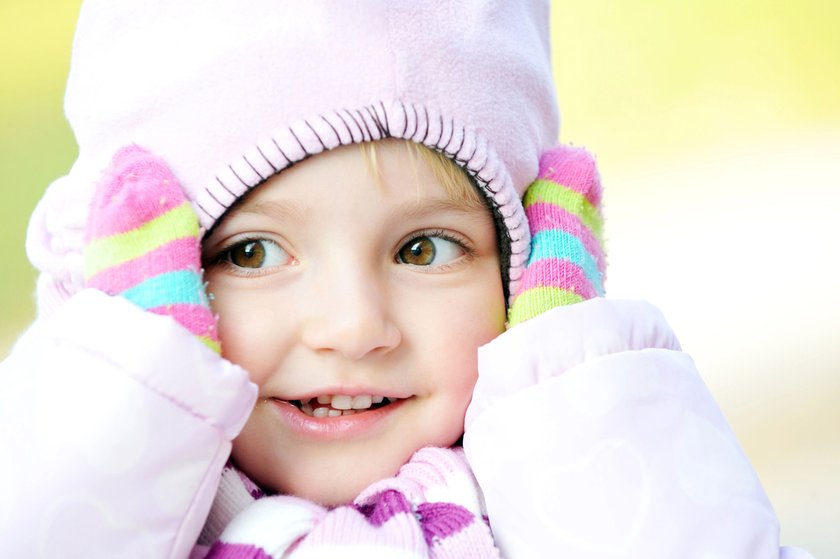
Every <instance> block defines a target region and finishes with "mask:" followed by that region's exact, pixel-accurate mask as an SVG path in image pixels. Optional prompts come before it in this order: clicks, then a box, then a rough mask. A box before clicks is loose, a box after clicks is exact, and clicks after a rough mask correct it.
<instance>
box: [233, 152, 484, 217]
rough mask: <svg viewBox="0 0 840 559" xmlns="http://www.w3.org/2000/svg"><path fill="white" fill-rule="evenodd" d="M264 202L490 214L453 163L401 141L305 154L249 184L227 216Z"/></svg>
mask: <svg viewBox="0 0 840 559" xmlns="http://www.w3.org/2000/svg"><path fill="white" fill-rule="evenodd" d="M422 150H426V152H428V153H425V152H423V151H422ZM269 201H275V202H276V201H283V202H288V203H292V204H293V205H296V206H301V207H307V206H313V205H317V206H322V207H332V208H334V209H336V210H340V209H342V208H343V209H345V210H347V211H354V209H357V208H359V207H360V206H361V207H365V208H367V209H369V207H368V206H370V205H373V206H381V205H385V206H387V205H389V204H409V203H413V204H414V205H417V206H422V205H426V206H429V207H432V208H435V207H437V208H440V209H441V210H456V211H462V212H467V213H477V214H483V215H486V216H487V217H490V215H491V214H490V211H489V210H488V208H487V207H486V205H485V203H484V201H483V199H482V197H481V196H480V195H479V194H478V192H477V191H476V188H475V187H474V185H473V184H472V182H471V181H470V179H469V178H468V177H467V175H466V174H465V173H464V172H463V171H462V170H461V169H460V168H458V167H457V166H456V165H455V164H454V163H453V162H451V161H450V160H448V159H446V158H445V157H444V156H441V155H439V154H436V153H433V152H431V151H430V150H428V149H427V148H425V147H422V146H416V145H415V144H411V143H410V142H406V141H401V140H386V141H380V142H376V143H375V144H363V145H349V146H342V147H338V148H336V149H333V150H329V151H326V152H323V153H321V154H319V155H316V156H314V157H311V158H309V159H307V160H305V161H302V162H300V163H298V164H296V165H294V166H293V167H291V168H289V169H286V170H284V171H283V172H281V173H279V174H277V175H275V176H273V177H271V178H270V179H268V180H267V181H266V182H265V183H263V184H262V185H260V186H258V187H257V188H255V189H254V190H253V191H252V192H251V193H250V194H248V195H247V196H246V198H245V199H244V200H242V201H241V202H240V203H239V204H238V205H237V206H236V207H235V208H234V209H233V210H232V211H231V212H230V214H237V213H240V212H250V211H253V210H255V209H257V208H259V207H260V206H262V205H264V204H265V203H267V202H269Z"/></svg>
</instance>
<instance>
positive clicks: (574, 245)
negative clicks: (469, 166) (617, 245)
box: [508, 146, 606, 327]
mask: <svg viewBox="0 0 840 559" xmlns="http://www.w3.org/2000/svg"><path fill="white" fill-rule="evenodd" d="M523 205H524V206H525V215H526V216H527V217H528V225H529V227H530V229H531V254H530V257H529V258H528V263H527V264H526V266H525V271H524V272H523V274H522V279H521V280H520V284H519V289H518V290H517V292H516V294H515V296H514V299H513V302H512V304H511V306H510V310H509V312H508V325H509V327H512V326H515V325H516V324H519V323H520V322H523V321H525V320H528V319H529V318H533V317H535V316H537V315H538V314H540V313H542V312H545V311H547V310H549V309H551V308H554V307H559V306H562V305H571V304H573V303H578V302H580V301H583V300H586V299H591V298H592V297H601V296H603V295H604V271H605V268H606V259H605V257H604V248H603V218H602V217H601V181H600V178H599V177H598V169H597V167H596V165H595V159H594V158H593V157H592V155H590V154H589V152H587V151H586V150H585V149H583V148H573V147H569V146H557V147H555V148H552V149H550V150H548V151H546V152H545V153H543V154H542V156H541V157H540V170H539V175H538V176H537V180H535V181H534V182H533V183H531V185H530V186H529V187H528V189H527V190H526V191H525V197H524V199H523Z"/></svg>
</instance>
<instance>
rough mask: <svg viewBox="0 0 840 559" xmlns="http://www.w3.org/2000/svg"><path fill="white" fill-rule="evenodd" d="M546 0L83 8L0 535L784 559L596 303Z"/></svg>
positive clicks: (207, 546) (597, 271)
mask: <svg viewBox="0 0 840 559" xmlns="http://www.w3.org/2000/svg"><path fill="white" fill-rule="evenodd" d="M547 21H548V14H547V6H546V5H545V4H544V3H541V2H520V1H515V2H514V1H511V2H467V1H464V2H451V1H449V2H435V3H433V4H429V3H423V4H418V3H414V2H411V3H409V2H381V1H380V2H374V1H372V0H371V1H365V2H354V3H338V2H335V3H321V2H306V3H295V4H292V3H289V4H284V3H278V2H276V1H268V0H258V1H254V2H248V3H246V4H243V3H236V4H235V3H230V2H211V3H208V2H197V1H186V0H182V1H179V2H171V1H170V2H164V1H162V0H153V1H151V2H145V3H143V4H142V5H140V4H137V5H136V6H134V5H128V3H125V2H115V1H113V0H90V1H88V2H87V3H86V4H85V6H84V7H83V9H82V14H81V16H80V20H79V24H78V31H77V38H76V42H75V45H74V55H73V62H72V70H71V75H70V79H69V82H68V91H67V106H66V109H67V114H68V117H69V119H70V121H71V124H72V126H73V129H74V131H75V133H76V137H77V139H78V141H79V146H80V153H79V159H78V161H77V162H76V164H75V165H74V166H73V169H72V170H71V171H70V173H69V174H68V175H67V176H66V177H64V178H62V179H59V180H58V181H57V182H56V183H54V184H53V185H52V186H51V187H50V189H49V190H48V192H47V193H46V195H45V196H44V199H43V200H42V202H41V203H40V204H39V206H38V208H37V209H36V212H35V214H34V216H33V218H32V222H31V227H30V232H29V240H28V247H27V248H28V251H29V254H30V258H31V259H32V261H33V263H34V264H35V265H36V266H37V267H38V268H39V270H40V271H41V276H40V278H39V281H38V302H39V318H38V320H37V322H36V323H35V324H34V325H33V326H32V327H31V328H30V330H29V331H28V332H27V333H26V334H25V335H24V336H23V337H22V338H21V339H20V341H19V342H18V344H17V345H16V347H15V349H14V351H13V352H12V354H11V355H10V357H9V358H8V359H7V360H6V361H5V362H4V363H3V364H2V371H0V395H1V396H0V398H2V405H0V433H2V436H1V437H0V454H2V455H3V456H6V457H7V459H6V460H3V461H2V462H0V463H2V464H3V467H4V470H3V471H4V473H5V474H6V475H2V476H0V485H2V487H0V493H1V494H2V495H3V499H2V502H0V525H2V527H3V530H2V533H3V544H4V545H3V548H4V550H3V551H4V554H5V553H8V555H9V556H11V557H29V556H59V557H96V556H101V557H147V558H148V557H188V556H190V557H253V558H263V557H295V558H302V557H303V558H305V557H323V556H326V555H327V554H330V553H343V554H351V555H353V556H362V555H364V556H368V557H389V558H390V557H499V556H503V557H515V558H520V557H536V556H545V555H548V554H550V555H551V556H558V557H564V556H568V557H584V558H606V557H698V558H699V557H704V558H711V557H737V558H747V557H749V558H751V559H752V558H756V557H760V558H765V557H766V558H771V557H772V558H779V557H785V558H801V557H808V555H807V554H806V553H805V552H802V551H799V550H796V549H793V548H780V547H779V542H778V526H777V522H776V520H775V516H774V514H773V511H772V508H771V507H770V504H769V502H768V501H767V499H766V497H765V495H764V493H763V491H762V489H761V487H760V484H759V482H758V480H757V478H756V476H755V474H754V472H753V471H752V469H751V468H750V466H749V463H748V462H747V460H746V458H745V457H744V455H743V453H742V452H741V450H740V449H739V447H738V445H737V443H736V441H735V438H734V436H733V434H732V432H731V431H730V430H729V428H728V427H727V425H726V422H725V419H724V418H723V416H722V414H721V413H720V411H719V410H718V409H717V407H716V406H715V404H714V402H713V400H712V398H711V395H710V394H709V393H708V391H707V390H706V389H705V387H704V386H703V383H702V381H701V380H700V378H699V375H698V374H697V372H696V370H695V369H694V366H693V364H692V362H691V360H690V358H689V357H687V356H686V355H684V354H682V353H681V352H680V351H679V346H678V344H677V342H676V339H675V337H674V335H673V334H672V333H671V331H670V329H669V328H668V326H667V324H666V323H665V322H664V319H663V318H662V317H661V315H660V314H659V313H658V311H656V310H655V309H653V308H652V307H650V306H649V305H647V304H644V303H637V302H623V301H609V300H606V299H603V298H602V297H601V295H603V273H604V257H603V251H602V249H601V238H602V233H601V222H600V209H599V207H600V197H601V192H600V183H599V179H598V176H597V172H596V170H595V167H594V162H593V160H592V158H591V157H590V156H589V155H588V154H587V153H586V152H584V151H583V150H579V149H573V148H567V147H562V146H557V145H556V138H557V133H558V131H557V123H558V115H557V111H556V107H555V104H554V91H553V88H552V85H551V78H550V75H551V74H550V64H549V59H548V31H547ZM523 195H524V199H523ZM202 268H203V274H202ZM204 282H206V289H205V283H204ZM206 294H208V295H209V297H208V296H207V295H206Z"/></svg>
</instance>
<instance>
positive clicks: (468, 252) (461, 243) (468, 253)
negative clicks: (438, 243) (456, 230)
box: [394, 229, 475, 272]
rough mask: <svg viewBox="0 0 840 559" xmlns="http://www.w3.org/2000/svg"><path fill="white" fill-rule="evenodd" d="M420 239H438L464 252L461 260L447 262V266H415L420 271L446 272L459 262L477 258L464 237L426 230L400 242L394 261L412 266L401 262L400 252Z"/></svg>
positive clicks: (437, 230)
mask: <svg viewBox="0 0 840 559" xmlns="http://www.w3.org/2000/svg"><path fill="white" fill-rule="evenodd" d="M419 237H436V238H438V239H443V240H444V241H449V242H450V243H454V244H456V245H458V247H459V248H460V249H461V250H462V251H464V254H463V256H462V257H461V258H458V259H456V260H454V261H453V262H447V263H445V264H438V265H436V266H414V267H415V268H418V269H424V268H425V269H427V271H429V272H432V271H438V270H441V271H446V270H448V269H450V268H452V267H453V266H455V265H457V264H458V262H460V261H462V260H470V259H472V258H473V257H474V256H475V249H474V248H473V247H472V246H471V245H470V244H469V242H468V241H467V240H466V239H464V238H463V237H461V236H458V235H455V234H453V233H452V232H450V231H445V230H443V229H424V230H421V231H415V232H413V233H411V234H410V235H407V236H406V237H405V238H403V240H402V241H400V242H399V244H398V245H397V247H398V248H397V251H396V254H395V255H394V261H395V262H397V263H399V264H402V265H403V266H411V264H406V263H403V262H400V261H399V252H400V250H401V249H402V247H404V246H405V245H406V244H408V243H409V241H411V240H413V239H417V238H419Z"/></svg>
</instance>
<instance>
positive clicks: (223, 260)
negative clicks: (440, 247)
mask: <svg viewBox="0 0 840 559" xmlns="http://www.w3.org/2000/svg"><path fill="white" fill-rule="evenodd" d="M420 237H430V238H438V239H443V240H445V241H448V242H450V243H453V244H455V245H457V246H458V247H459V248H460V249H461V250H462V251H463V253H464V254H463V256H462V257H461V258H457V259H456V260H454V261H453V262H447V263H444V264H438V265H435V266H415V265H412V264H408V263H405V262H401V261H400V260H399V251H400V250H401V249H402V248H403V247H404V246H405V245H406V244H408V243H409V242H410V241H412V240H413V239H417V238H420ZM253 242H270V243H274V244H276V245H278V246H279V247H280V248H281V249H282V250H284V251H285V249H284V248H283V247H282V246H281V245H280V244H279V243H277V242H275V241H273V240H271V239H268V238H266V237H264V236H260V235H250V236H247V237H241V238H238V239H235V240H233V241H231V242H229V243H227V244H225V245H224V246H222V247H221V248H220V249H219V251H218V252H217V253H216V254H215V255H214V256H213V257H212V258H210V259H209V261H208V263H207V264H206V265H205V267H207V266H208V265H209V266H214V265H215V266H223V267H224V268H225V269H226V270H229V271H232V272H234V273H236V274H238V275H244V276H261V275H264V274H267V273H271V272H272V271H273V270H274V268H275V267H268V268H244V267H241V266H237V265H235V264H233V263H232V262H230V260H228V257H229V255H230V251H231V250H233V249H235V248H236V247H239V246H241V245H244V244H247V243H253ZM286 252H287V254H288V251H286ZM473 256H475V249H474V248H473V247H472V246H471V245H470V244H469V242H468V241H467V240H466V239H464V238H463V237H461V236H458V235H455V234H453V233H451V232H450V231H445V230H443V229H424V230H420V231H414V232H412V233H411V234H410V235H407V236H406V237H404V238H403V240H401V241H400V242H399V243H398V245H397V251H396V252H395V254H394V262H396V263H398V264H401V265H403V266H412V267H414V268H417V269H420V270H424V271H427V272H433V271H446V270H448V269H450V268H452V267H453V266H454V265H457V263H458V262H459V261H462V260H470V259H472V258H473ZM290 257H291V255H290ZM291 258H292V259H294V257H291Z"/></svg>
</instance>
